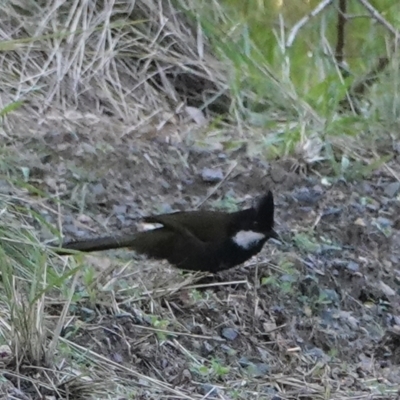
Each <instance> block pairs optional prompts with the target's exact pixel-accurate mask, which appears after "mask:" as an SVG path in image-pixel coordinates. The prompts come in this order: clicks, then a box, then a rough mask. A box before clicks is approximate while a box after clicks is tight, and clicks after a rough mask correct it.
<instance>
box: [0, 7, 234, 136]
mask: <svg viewBox="0 0 400 400" xmlns="http://www.w3.org/2000/svg"><path fill="white" fill-rule="evenodd" d="M0 7H1V12H2V15H3V18H2V21H1V25H0V35H1V40H2V44H1V47H0V50H2V51H1V56H0V57H1V65H2V88H1V89H2V93H3V95H2V97H1V104H0V109H1V108H3V107H6V106H7V105H8V104H10V103H13V102H15V101H23V102H24V105H23V107H21V108H19V110H17V111H15V112H13V113H12V114H10V115H9V116H8V117H7V118H6V120H5V124H4V130H5V131H6V132H7V133H8V134H10V133H11V132H12V133H13V134H22V135H32V134H33V133H35V134H37V132H38V131H40V130H41V131H42V132H44V130H45V129H46V128H48V129H55V127H57V126H58V127H59V128H60V129H61V128H62V129H68V128H69V129H71V130H73V129H74V128H78V129H79V127H82V126H86V127H89V128H90V130H91V132H96V129H98V128H99V127H101V126H103V125H104V124H106V125H107V127H108V128H109V130H110V132H109V134H112V133H116V134H117V135H118V136H121V137H123V136H125V135H130V136H131V135H133V136H134V137H139V136H140V135H141V134H144V133H149V132H150V133H152V132H153V131H157V130H159V129H160V128H161V127H163V126H164V125H168V124H171V125H173V126H174V128H176V127H177V126H178V125H180V124H178V123H177V122H178V121H179V119H180V118H183V119H186V120H188V115H187V114H186V113H185V112H184V110H182V103H181V99H182V96H180V97H179V95H178V94H177V92H176V90H177V89H176V88H177V87H179V85H175V86H173V85H172V84H171V83H169V82H170V81H171V80H173V79H172V78H174V77H180V76H181V75H184V74H187V75H188V76H189V77H190V79H192V81H193V83H194V84H196V83H197V84H198V85H199V84H200V85H201V84H203V83H207V85H208V86H209V89H208V98H210V96H211V97H218V96H220V95H221V94H224V93H225V92H226V90H227V82H226V76H225V75H224V72H225V71H224V70H225V67H223V65H222V64H221V63H219V62H218V61H217V59H216V58H215V57H213V56H212V55H211V54H210V52H209V49H208V46H207V41H206V40H205V38H204V37H203V36H202V33H201V31H200V30H198V31H197V32H196V31H195V30H194V29H193V24H192V26H191V25H190V24H188V23H187V22H186V21H185V20H186V19H185V18H184V17H183V14H182V13H180V12H179V11H178V10H177V9H176V8H175V7H174V6H173V5H172V4H171V2H169V1H161V0H159V1H150V2H146V1H137V2H123V1H120V2H114V1H104V2H101V3H94V2H92V1H73V2H51V1H42V2H33V1H19V2H2V4H1V5H0ZM167 75H168V77H169V80H168V79H167V78H166V76H167ZM188 84H189V85H190V84H191V83H190V82H189V83H188ZM180 86H184V83H183V84H181V85H180ZM187 89H188V88H187V87H186V88H185V87H182V90H187ZM201 89H202V88H198V89H197V91H198V93H197V96H198V98H199V99H200V98H201V96H204V93H201V92H202V90H201ZM189 90H190V87H189ZM199 99H198V100H199ZM227 106H228V107H229V104H227ZM22 121H23V122H24V124H22Z"/></svg>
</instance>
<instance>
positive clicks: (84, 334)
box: [13, 129, 400, 399]
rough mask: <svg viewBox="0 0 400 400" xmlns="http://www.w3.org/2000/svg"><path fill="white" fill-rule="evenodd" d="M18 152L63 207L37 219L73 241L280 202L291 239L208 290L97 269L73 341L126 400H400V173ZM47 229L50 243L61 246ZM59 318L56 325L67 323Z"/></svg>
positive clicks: (154, 266)
mask: <svg viewBox="0 0 400 400" xmlns="http://www.w3.org/2000/svg"><path fill="white" fill-rule="evenodd" d="M14 146H15V147H14V150H15V156H16V155H17V154H18V157H20V160H23V165H22V166H24V167H27V168H29V171H30V176H29V183H30V184H31V185H33V186H34V187H35V188H38V189H40V190H42V191H43V192H44V193H47V194H49V195H50V198H47V199H44V198H40V200H38V201H37V202H36V203H34V202H32V207H33V208H34V209H36V210H37V211H38V212H40V213H41V214H42V216H43V217H44V220H45V221H47V222H48V223H49V224H50V225H51V226H54V227H57V228H58V229H61V230H62V232H63V235H64V236H65V237H66V238H69V239H71V238H81V237H94V236H98V235H104V234H107V233H110V232H112V233H119V232H121V231H124V232H129V231H131V230H132V229H135V223H136V222H137V221H138V220H139V219H140V217H141V216H143V215H148V214H151V213H161V212H169V211H172V210H181V209H192V208H195V207H197V206H200V207H203V208H224V209H227V210H231V209H234V208H235V207H239V208H240V207H244V206H245V205H249V204H251V201H252V200H253V199H254V198H255V197H256V196H257V195H259V194H260V193H263V192H265V190H267V189H268V188H270V189H272V190H273V192H274V196H275V202H276V230H277V231H278V232H279V233H280V235H281V237H282V241H281V242H275V241H271V242H268V243H267V245H266V246H265V247H264V249H263V251H262V252H261V253H260V254H259V256H258V257H256V258H254V259H252V260H251V261H249V262H248V263H247V264H246V265H242V266H239V267H237V268H234V269H232V270H229V271H225V272H223V273H221V274H219V275H218V277H215V278H213V279H211V280H209V281H208V283H201V282H203V281H201V282H200V283H199V276H197V275H195V274H194V275H193V274H183V273H182V272H181V271H179V270H177V269H174V268H173V267H171V266H169V265H167V264H166V263H163V262H155V261H148V260H146V259H144V258H140V257H137V256H135V255H134V254H133V253H132V252H129V251H127V250H118V251H109V252H107V253H101V254H100V253H97V254H95V255H90V256H86V257H85V258H84V261H83V262H84V264H85V265H86V266H87V270H86V272H85V273H84V276H83V279H82V282H80V284H79V285H78V287H77V289H76V290H77V294H78V295H79V296H78V297H77V298H75V300H74V302H73V304H71V306H70V309H69V315H70V317H71V319H70V322H69V324H68V326H67V327H65V332H63V336H64V338H66V340H68V343H70V345H71V346H76V348H80V349H82V351H83V352H87V353H90V354H92V355H93V360H99V362H100V361H101V362H102V363H103V365H105V366H107V367H108V368H105V369H104V376H106V375H107V373H110V374H111V372H110V371H112V374H114V375H115V376H117V377H118V379H115V384H116V386H115V390H116V392H115V393H117V394H116V395H115V397H114V398H121V399H122V398H127V396H128V395H127V392H123V393H122V392H121V393H119V392H118V391H120V390H121V387H125V386H126V387H129V388H130V389H129V390H130V391H131V392H130V394H129V396H131V397H130V398H139V399H149V398H160V397H162V396H169V398H174V399H183V398H199V399H200V398H206V397H207V396H209V397H210V398H230V399H233V398H243V399H251V398H266V399H267V398H268V399H272V398H273V399H279V398H287V399H289V398H302V399H317V398H318V399H319V398H325V399H328V398H334V399H345V398H346V399H350V398H352V399H356V398H357V399H358V398H372V397H373V398H375V399H376V398H382V399H383V398H385V399H386V398H396V396H397V395H398V392H397V390H398V387H399V385H400V353H399V344H400V302H399V300H400V268H399V259H400V248H399V243H400V240H399V239H400V232H399V229H400V224H399V221H400V220H399V217H398V216H399V210H400V207H399V202H398V198H397V194H398V192H399V190H400V184H399V182H398V181H397V180H396V179H395V176H396V173H397V172H396V165H395V164H394V163H393V164H389V165H384V166H381V167H379V168H378V169H377V170H376V171H375V172H373V173H372V174H370V176H369V177H367V178H363V179H358V180H357V181H354V182H353V181H349V180H346V179H344V178H343V179H332V180H329V179H327V177H326V176H325V175H324V174H323V173H322V169H321V168H320V167H319V166H318V165H314V166H313V167H312V168H307V167H306V168H295V167H296V165H295V163H294V162H293V161H292V160H290V159H287V160H276V161H274V160H270V161H268V162H267V161H266V160H265V159H263V157H262V156H258V157H255V156H250V155H249V153H248V152H247V150H246V146H243V147H240V148H238V149H236V150H234V151H230V152H229V151H227V150H224V149H223V148H220V149H214V150H209V149H205V148H198V147H197V148H196V146H192V145H191V146H188V145H185V144H184V143H183V142H181V143H174V144H168V143H165V142H164V141H163V140H156V139H155V138H145V139H141V140H133V139H132V138H127V137H122V138H120V139H116V138H115V137H114V136H112V135H110V136H109V137H107V136H106V135H103V136H102V137H101V138H100V137H99V136H96V135H89V134H82V133H80V132H79V131H78V132H74V133H71V132H64V131H63V130H62V129H60V130H48V131H45V132H42V134H41V135H36V136H32V137H29V136H28V137H25V138H24V139H21V138H19V139H18V141H16V142H15V143H14ZM21 162H22V161H21ZM207 168H208V170H207ZM13 190H16V191H17V192H16V196H17V195H18V196H25V197H31V198H38V197H36V196H37V194H36V195H35V194H33V193H32V192H30V191H29V190H25V191H23V190H21V191H18V189H15V188H14V189H13ZM54 197H57V198H59V199H60V200H61V203H60V205H58V204H57V203H56V202H55V201H53V200H51V198H54ZM39 229H40V238H41V240H42V242H43V243H50V240H51V239H53V240H54V238H55V236H54V232H50V230H49V229H47V228H45V227H44V226H42V227H38V230H39ZM62 260H63V259H62V258H60V260H59V263H62V262H63V261H62ZM88 271H89V272H88ZM85 274H86V275H85ZM88 282H89V283H88ZM196 283H197V284H196ZM48 308H49V309H48V319H49V320H50V319H51V318H54V317H55V316H59V315H60V313H61V308H58V307H57V306H56V305H53V306H50V305H49V306H48ZM79 346H80V347H79ZM86 367H87V372H88V375H89V376H90V375H91V373H90V371H91V368H92V367H93V366H90V365H86ZM114 375H113V376H114ZM124 385H125V386H124ZM21 390H22V391H23V389H21ZM27 395H28V394H27ZM206 395H207V396H206ZM29 396H32V397H28V398H35V396H34V395H33V394H32V393H31V394H29ZM203 396H204V397H203ZM20 398H22V397H20Z"/></svg>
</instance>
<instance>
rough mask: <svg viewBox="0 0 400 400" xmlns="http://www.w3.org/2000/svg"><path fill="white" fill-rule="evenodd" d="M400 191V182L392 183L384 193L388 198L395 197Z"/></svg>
mask: <svg viewBox="0 0 400 400" xmlns="http://www.w3.org/2000/svg"><path fill="white" fill-rule="evenodd" d="M399 190H400V182H392V183H389V184H388V185H387V186H386V187H385V190H384V191H383V192H384V193H385V196H387V197H395V196H396V195H397V193H398V192H399Z"/></svg>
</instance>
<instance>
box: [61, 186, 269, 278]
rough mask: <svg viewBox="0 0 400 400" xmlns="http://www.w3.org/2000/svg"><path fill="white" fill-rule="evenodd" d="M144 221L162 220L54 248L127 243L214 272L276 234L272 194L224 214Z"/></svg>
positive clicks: (201, 213) (94, 248)
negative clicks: (143, 228) (150, 227)
mask: <svg viewBox="0 0 400 400" xmlns="http://www.w3.org/2000/svg"><path fill="white" fill-rule="evenodd" d="M143 221H144V222H146V223H157V224H161V225H162V226H161V227H160V228H156V229H153V230H150V231H146V232H137V233H134V234H132V235H125V236H121V237H114V236H110V237H104V238H96V239H88V240H82V241H75V242H68V243H65V244H63V245H62V247H61V249H59V250H58V253H59V254H66V253H68V251H63V250H62V249H65V250H68V249H70V250H79V251H83V252H92V251H101V250H109V249H116V248H121V247H128V248H131V249H133V250H135V251H136V252H137V253H140V254H145V255H147V256H148V257H149V258H154V259H166V260H168V262H169V263H170V264H172V265H174V266H176V267H178V268H181V269H186V270H194V271H209V272H214V273H215V272H218V271H222V270H226V269H229V268H232V267H234V266H236V265H238V264H241V263H243V262H245V261H246V260H248V259H249V258H250V257H252V256H254V255H255V254H257V253H259V252H260V250H261V249H262V247H263V245H264V244H265V242H266V241H267V240H268V239H269V238H276V237H277V234H276V232H275V231H274V229H273V226H274V199H273V195H272V192H271V191H269V192H268V193H267V194H266V195H263V196H262V197H261V198H260V199H259V201H258V202H257V203H256V204H255V205H254V206H253V207H251V208H247V209H245V210H241V211H237V212H233V213H226V212H220V211H202V210H200V211H183V212H176V213H171V214H162V215H157V216H149V217H146V218H144V219H143Z"/></svg>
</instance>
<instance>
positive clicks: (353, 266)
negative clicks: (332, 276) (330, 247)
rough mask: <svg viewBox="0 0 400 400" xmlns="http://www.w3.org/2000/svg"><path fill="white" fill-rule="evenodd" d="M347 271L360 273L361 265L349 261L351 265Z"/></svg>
mask: <svg viewBox="0 0 400 400" xmlns="http://www.w3.org/2000/svg"><path fill="white" fill-rule="evenodd" d="M346 269H347V270H349V271H350V272H358V271H359V270H360V264H358V263H356V262H354V261H349V263H348V264H347V265H346Z"/></svg>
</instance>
